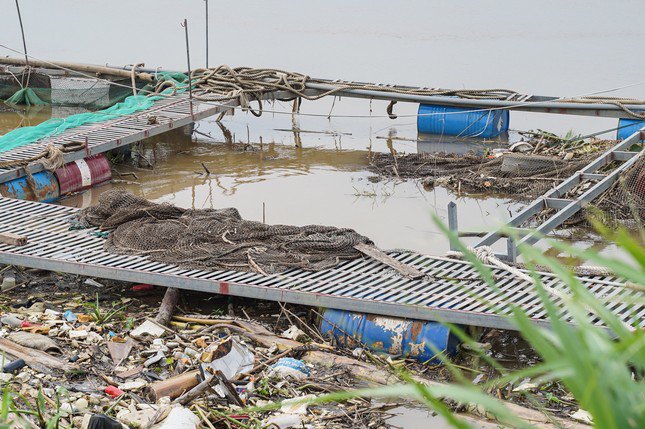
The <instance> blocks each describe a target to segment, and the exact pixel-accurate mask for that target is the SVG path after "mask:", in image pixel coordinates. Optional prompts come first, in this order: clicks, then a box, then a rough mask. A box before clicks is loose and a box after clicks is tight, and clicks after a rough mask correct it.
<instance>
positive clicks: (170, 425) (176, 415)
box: [157, 407, 199, 429]
mask: <svg viewBox="0 0 645 429" xmlns="http://www.w3.org/2000/svg"><path fill="white" fill-rule="evenodd" d="M198 424H199V418H198V417H197V416H196V415H195V414H193V413H192V412H191V411H190V410H189V409H187V408H184V407H175V408H173V409H172V410H170V414H168V417H166V419H165V420H164V421H163V422H162V424H161V426H159V427H158V428H157V429H178V428H182V429H195V428H196V427H197V425H198Z"/></svg>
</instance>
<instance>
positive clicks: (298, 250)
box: [78, 189, 372, 274]
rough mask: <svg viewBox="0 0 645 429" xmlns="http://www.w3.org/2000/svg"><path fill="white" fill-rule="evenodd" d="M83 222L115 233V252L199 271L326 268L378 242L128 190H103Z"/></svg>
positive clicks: (110, 247) (110, 246)
mask: <svg viewBox="0 0 645 429" xmlns="http://www.w3.org/2000/svg"><path fill="white" fill-rule="evenodd" d="M78 220H79V221H80V223H81V225H83V226H95V227H99V228H100V229H103V230H110V233H109V235H108V237H107V240H106V243H105V250H107V251H109V252H112V253H119V254H134V255H146V256H148V257H149V258H150V259H152V260H154V261H158V262H164V263H170V264H176V265H179V266H182V267H187V268H198V269H220V270H237V271H255V272H259V273H267V274H270V273H279V272H282V271H285V270H287V269H289V268H302V269H305V270H310V271H318V270H322V269H326V268H331V267H333V266H335V265H337V264H338V263H339V262H340V261H343V260H350V259H355V258H358V257H360V256H361V253H360V252H359V251H358V250H356V249H355V248H354V246H355V245H357V244H372V241H371V240H370V239H369V238H367V237H365V236H362V235H360V234H358V233H357V232H356V231H354V230H352V229H347V228H336V227H330V226H321V225H306V226H290V225H267V224H263V223H261V222H255V221H249V220H244V219H242V218H241V216H240V214H239V213H238V211H237V209H234V208H225V209H199V210H194V209H183V208H179V207H176V206H173V205H170V204H157V203H152V202H150V201H148V200H146V199H144V198H141V197H137V196H135V195H133V194H131V193H129V192H127V191H124V190H121V189H112V190H109V191H106V192H104V193H103V194H101V196H100V198H99V201H98V203H97V204H96V205H94V206H92V207H88V208H86V209H84V210H82V211H81V212H80V213H79V215H78Z"/></svg>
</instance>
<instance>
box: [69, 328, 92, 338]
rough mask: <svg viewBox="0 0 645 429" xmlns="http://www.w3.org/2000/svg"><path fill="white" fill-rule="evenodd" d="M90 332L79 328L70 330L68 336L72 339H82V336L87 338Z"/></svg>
mask: <svg viewBox="0 0 645 429" xmlns="http://www.w3.org/2000/svg"><path fill="white" fill-rule="evenodd" d="M88 334H89V332H88V331H86V330H84V329H79V330H78V331H69V333H68V336H69V338H71V339H82V338H87V335H88Z"/></svg>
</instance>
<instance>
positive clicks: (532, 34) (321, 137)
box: [0, 0, 645, 427]
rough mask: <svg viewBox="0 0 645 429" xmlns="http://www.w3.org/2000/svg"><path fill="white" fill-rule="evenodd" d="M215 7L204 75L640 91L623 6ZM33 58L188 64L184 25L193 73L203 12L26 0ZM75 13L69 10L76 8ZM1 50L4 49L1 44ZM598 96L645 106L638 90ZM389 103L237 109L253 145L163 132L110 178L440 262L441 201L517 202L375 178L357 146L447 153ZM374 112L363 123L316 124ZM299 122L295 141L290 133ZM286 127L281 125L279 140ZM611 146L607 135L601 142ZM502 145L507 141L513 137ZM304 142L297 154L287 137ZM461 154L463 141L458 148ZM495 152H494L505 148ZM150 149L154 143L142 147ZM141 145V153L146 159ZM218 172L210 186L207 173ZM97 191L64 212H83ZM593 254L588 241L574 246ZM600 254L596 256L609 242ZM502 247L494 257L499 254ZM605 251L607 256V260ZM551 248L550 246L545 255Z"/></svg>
mask: <svg viewBox="0 0 645 429" xmlns="http://www.w3.org/2000/svg"><path fill="white" fill-rule="evenodd" d="M291 5H292V3H289V2H279V1H270V2H266V1H259V0H256V1H249V2H233V3H231V2H229V3H226V4H225V5H224V4H220V3H217V2H211V21H210V22H211V28H210V34H211V40H210V63H211V64H210V65H211V66H212V65H216V64H220V63H227V64H231V65H248V66H258V67H276V68H282V69H289V70H295V71H301V72H304V73H308V74H310V75H312V76H316V77H326V78H332V79H335V78H345V79H356V80H361V81H374V82H386V83H399V84H410V85H421V86H430V87H450V88H499V87H501V88H512V89H516V90H519V91H523V92H527V93H531V94H544V95H578V94H588V93H591V92H594V91H599V90H605V89H610V88H614V87H621V86H624V85H629V84H632V83H637V82H642V80H643V75H642V70H643V68H644V66H645V57H643V56H642V55H637V51H635V50H634V49H633V48H634V46H638V44H639V43H640V44H642V42H643V41H645V28H644V27H642V26H641V27H639V26H633V25H631V26H630V25H626V23H628V22H632V17H633V16H639V15H643V13H644V12H645V3H643V2H642V1H638V0H634V1H629V0H624V1H620V2H604V1H601V0H591V1H584V2H582V1H576V2H558V1H555V0H553V1H545V2H535V1H531V0H522V1H516V2H512V3H508V2H506V3H504V2H497V1H494V0H485V1H480V2H470V1H466V0H462V1H453V2H421V1H413V2H406V3H405V4H401V3H397V2H386V1H383V0H377V1H366V0H360V1H355V2H350V3H348V2H343V1H340V0H327V1H325V2H304V3H303V2H300V3H298V6H297V7H291ZM21 6H22V12H23V20H24V22H25V31H26V36H27V41H28V48H29V52H30V53H31V54H32V55H34V56H35V57H38V58H42V59H58V60H67V61H78V62H87V63H96V64H105V63H110V64H131V63H139V62H145V63H146V64H147V66H149V67H157V66H161V67H164V68H168V69H181V68H184V67H185V51H184V49H185V48H184V43H185V42H184V39H183V31H184V30H183V29H182V28H181V27H180V26H179V23H180V21H181V20H182V19H183V18H187V19H188V21H189V26H190V43H191V59H192V62H193V67H195V66H203V65H204V60H205V58H204V57H205V56H204V41H203V40H204V28H203V22H204V17H203V2H201V1H193V2H188V3H186V4H182V7H181V8H178V7H177V3H176V2H170V1H168V0H157V1H155V2H152V1H140V2H128V1H126V0H114V1H112V2H110V7H105V6H104V4H103V3H100V2H80V3H79V2H75V1H71V0H59V1H57V2H44V3H43V2H22V5H21ZM0 8H2V9H1V10H2V16H3V18H5V20H4V21H6V22H3V25H2V26H0V41H1V43H2V44H3V45H6V46H9V47H14V48H20V46H21V40H20V32H19V27H18V25H17V21H16V16H15V11H14V9H13V2H11V1H10V0H0ZM71 11H73V13H72V12H71ZM0 55H12V56H15V54H12V53H11V52H9V51H6V50H5V49H4V48H1V47H0ZM607 95H622V96H629V97H636V98H645V85H639V86H632V87H629V88H625V89H623V90H620V91H617V92H612V93H609V94H607ZM385 106H386V103H384V102H373V103H370V102H369V101H367V100H351V99H342V100H336V101H335V103H334V100H333V99H327V100H321V101H319V102H315V103H314V102H305V103H304V104H303V106H302V112H303V113H306V114H318V115H323V116H316V117H310V116H302V117H299V118H297V119H296V121H295V122H294V121H292V119H291V116H290V115H289V114H288V112H290V110H291V109H290V106H289V105H288V104H286V103H279V102H278V103H276V104H275V105H272V106H266V107H269V108H271V109H273V110H276V111H277V113H265V114H264V115H263V116H262V117H261V118H255V117H252V116H250V115H248V114H242V113H241V112H237V113H236V115H235V116H227V117H225V119H224V121H223V123H224V124H225V126H226V127H228V129H230V131H231V133H232V134H234V136H235V141H236V142H239V141H242V142H246V141H247V140H249V141H251V142H253V143H254V146H255V147H256V148H257V147H258V146H259V145H258V144H257V143H259V140H260V137H262V140H263V143H264V144H263V148H262V149H263V150H262V151H261V152H260V151H252V152H251V151H241V150H240V149H239V145H235V146H232V145H227V144H225V143H224V142H225V138H224V137H223V135H222V133H221V130H220V129H219V127H218V126H217V125H216V124H215V123H214V121H213V119H209V120H206V121H202V122H201V123H200V124H199V125H198V130H199V131H201V132H204V133H207V134H210V135H212V136H213V137H214V139H212V141H211V140H209V139H207V138H206V137H203V136H199V138H200V139H203V141H202V142H198V143H195V142H191V141H189V140H188V139H186V138H185V137H181V136H177V135H172V136H170V135H168V136H165V137H162V138H160V139H157V141H156V153H157V163H156V166H155V169H154V170H153V171H148V170H141V169H136V168H134V167H132V166H118V167H116V170H118V171H119V172H121V173H135V174H136V175H137V179H133V177H132V176H123V177H118V175H115V178H116V179H121V180H130V181H136V182H138V183H132V184H120V185H119V186H125V187H126V188H128V189H130V190H132V191H133V192H135V193H137V194H139V195H142V196H145V197H147V198H150V199H152V200H155V201H166V202H171V203H173V204H177V205H181V206H183V207H196V208H202V207H228V206H234V207H237V208H238V209H239V210H240V212H241V214H242V215H243V216H244V217H246V218H249V219H255V220H261V219H262V216H263V205H264V207H265V218H266V221H267V222H270V223H291V224H297V225H303V224H309V223H319V224H331V225H337V226H344V227H351V228H354V229H356V230H357V231H359V232H360V233H362V234H365V235H368V236H370V237H371V238H372V239H373V240H374V241H375V242H376V243H377V244H378V245H379V246H381V247H383V248H409V249H414V250H417V251H421V252H426V253H431V254H438V255H441V254H443V253H445V251H446V250H447V248H448V245H447V241H446V240H445V238H444V237H443V236H442V235H441V234H440V233H439V231H438V229H437V227H436V226H435V225H434V224H433V222H432V219H431V215H432V214H436V215H437V216H438V217H439V218H440V219H442V220H444V221H445V220H446V206H447V204H448V202H450V201H453V200H454V201H456V202H457V203H458V204H459V225H460V229H462V230H469V231H480V230H487V229H491V228H494V227H496V226H497V225H499V224H500V223H501V222H503V221H504V220H506V219H507V218H508V216H509V214H510V213H511V212H512V211H516V210H519V209H521V207H522V204H518V203H513V202H509V200H506V199H503V198H487V199H484V198H482V199H478V198H470V197H469V198H465V197H459V196H456V195H454V194H452V193H451V192H449V191H447V190H445V189H443V188H436V189H434V190H432V191H425V190H424V189H422V188H421V187H420V186H419V185H418V184H417V183H416V182H415V181H406V182H394V181H382V182H378V183H372V182H371V181H370V180H369V177H370V176H371V174H370V173H368V172H367V171H366V168H365V167H366V163H367V157H366V154H367V151H368V150H374V151H387V150H388V147H387V141H386V140H385V139H384V137H387V136H395V137H397V138H400V139H401V140H394V142H393V147H394V148H395V149H396V150H398V151H402V152H415V151H417V150H419V151H427V150H434V149H436V148H437V147H442V145H445V144H447V143H449V140H448V139H445V138H439V139H436V138H433V139H430V141H429V142H428V141H425V142H421V143H417V142H416V141H414V140H415V139H416V127H415V119H414V118H411V117H405V116H404V115H410V114H414V113H415V111H416V106H415V105H412V104H403V103H399V104H397V106H396V107H395V112H396V113H398V114H399V115H400V117H399V118H398V119H397V120H394V121H392V120H390V119H387V118H385V117H383V116H384V115H385ZM330 112H331V113H333V114H334V115H355V114H360V115H370V114H371V115H373V116H374V117H373V118H370V119H356V118H332V119H330V120H328V119H327V118H326V117H324V116H325V115H327V114H328V113H330ZM67 114H69V112H68V111H65V110H63V109H58V108H54V109H49V108H36V109H30V110H27V111H19V112H16V111H9V112H5V111H3V109H0V134H2V133H5V132H7V131H9V130H11V129H13V128H15V127H17V126H24V125H34V124H36V123H39V122H41V121H43V120H45V119H47V118H49V117H52V116H53V117H63V116H66V115H67ZM511 117H512V119H511V127H512V128H513V129H519V130H526V129H536V128H540V129H545V130H549V131H552V132H556V133H559V134H565V133H566V132H567V131H569V130H573V131H575V132H577V133H582V134H587V133H593V132H598V131H602V130H606V129H609V128H612V127H615V126H616V123H617V121H616V120H614V119H601V118H587V117H574V116H556V115H546V114H529V113H518V112H513V113H512V114H511ZM294 128H296V129H300V130H301V132H300V133H299V134H296V133H294V132H292V131H291V130H293V129H294ZM285 130H286V131H285ZM607 135H608V136H611V135H612V134H611V133H609V134H607ZM509 139H510V141H513V140H514V139H517V135H516V134H514V133H511V135H510V136H509ZM296 142H297V143H298V144H299V145H301V146H302V147H295V143H296ZM460 144H461V145H462V146H461V147H462V148H463V144H464V143H463V142H461V143H458V144H457V145H460ZM501 144H504V142H501ZM148 147H149V146H148ZM147 153H148V151H147V152H146V154H147ZM202 163H204V164H205V165H206V166H207V167H208V168H209V170H210V171H211V172H212V174H211V175H210V176H208V177H205V176H204V174H200V173H203V168H202V166H201V164H202ZM110 186H114V185H106V186H102V187H99V188H96V189H93V190H91V191H89V192H86V193H84V194H82V195H79V196H75V197H72V198H67V199H65V200H63V201H62V204H66V205H74V206H85V205H87V204H91V203H92V202H93V201H95V200H96V198H97V197H98V195H99V194H100V193H101V192H102V191H104V190H105V189H108V188H109V187H110ZM578 244H579V245H581V246H591V245H592V243H585V242H582V243H578ZM603 246H604V245H601V246H600V247H603ZM500 250H503V249H501V248H500ZM606 251H608V252H612V249H611V247H609V248H608V250H606ZM548 252H549V253H550V254H554V255H555V254H557V252H556V251H553V250H548ZM396 423H398V424H400V425H401V426H403V427H418V426H419V424H424V425H428V424H431V425H432V426H433V427H442V423H441V422H440V420H439V419H434V418H431V417H430V416H429V415H427V414H425V412H420V413H417V412H412V411H409V410H408V411H405V412H403V416H402V417H401V419H399V420H397V421H396Z"/></svg>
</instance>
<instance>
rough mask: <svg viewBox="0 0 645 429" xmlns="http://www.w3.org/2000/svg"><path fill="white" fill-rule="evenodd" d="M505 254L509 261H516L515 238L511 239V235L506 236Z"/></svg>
mask: <svg viewBox="0 0 645 429" xmlns="http://www.w3.org/2000/svg"><path fill="white" fill-rule="evenodd" d="M506 254H507V256H508V260H509V261H510V262H516V260H517V247H516V246H515V240H514V239H513V237H507V238H506Z"/></svg>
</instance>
